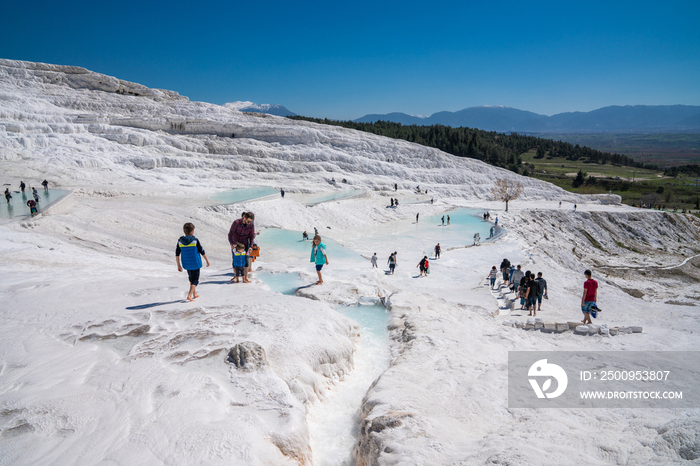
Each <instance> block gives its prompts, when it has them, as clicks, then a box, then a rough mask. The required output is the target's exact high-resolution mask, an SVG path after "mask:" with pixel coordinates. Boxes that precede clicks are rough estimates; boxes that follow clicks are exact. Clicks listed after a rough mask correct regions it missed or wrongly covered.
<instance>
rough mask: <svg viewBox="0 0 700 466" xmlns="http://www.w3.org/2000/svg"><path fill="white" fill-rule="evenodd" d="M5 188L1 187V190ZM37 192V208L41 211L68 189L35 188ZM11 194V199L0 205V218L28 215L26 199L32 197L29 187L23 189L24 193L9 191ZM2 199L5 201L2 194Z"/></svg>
mask: <svg viewBox="0 0 700 466" xmlns="http://www.w3.org/2000/svg"><path fill="white" fill-rule="evenodd" d="M4 191H5V190H4V189H3V192H4ZM37 192H38V193H39V198H40V199H39V202H37V208H38V209H39V212H40V213H41V212H43V211H44V210H46V208H47V207H49V206H50V205H51V204H52V203H54V202H56V201H57V200H59V199H60V198H61V197H62V196H64V195H66V194H68V193H69V191H64V190H62V189H49V190H48V191H44V189H43V188H42V189H37ZM10 194H12V199H11V200H10V203H9V204H4V205H3V206H2V207H0V218H16V217H28V216H29V215H30V212H29V207H28V206H27V201H28V200H29V199H34V197H33V196H32V190H31V189H25V191H24V193H19V192H14V191H12V190H11V191H10ZM2 200H3V201H5V196H3V199H2Z"/></svg>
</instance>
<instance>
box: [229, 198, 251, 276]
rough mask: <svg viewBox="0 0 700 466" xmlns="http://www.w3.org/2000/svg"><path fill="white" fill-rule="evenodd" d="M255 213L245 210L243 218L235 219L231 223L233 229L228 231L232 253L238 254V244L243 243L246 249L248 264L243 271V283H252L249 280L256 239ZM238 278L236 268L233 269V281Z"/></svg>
mask: <svg viewBox="0 0 700 466" xmlns="http://www.w3.org/2000/svg"><path fill="white" fill-rule="evenodd" d="M254 220H255V214H253V212H243V214H241V218H239V219H238V220H235V221H234V222H233V223H232V224H231V229H230V230H229V232H228V242H229V244H230V245H231V255H232V256H233V257H234V258H235V256H236V244H238V243H241V244H243V247H244V248H245V251H246V264H245V268H244V271H243V283H250V280H248V272H249V271H250V264H251V261H250V252H251V251H250V250H251V248H252V247H253V242H254V241H255V225H254V224H253V221H254ZM235 280H236V269H235V268H234V269H233V278H232V279H231V282H234V281H235Z"/></svg>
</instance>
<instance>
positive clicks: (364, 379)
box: [309, 304, 391, 466]
mask: <svg viewBox="0 0 700 466" xmlns="http://www.w3.org/2000/svg"><path fill="white" fill-rule="evenodd" d="M336 311H338V312H340V313H341V314H343V315H345V316H346V317H349V318H350V319H352V320H354V321H355V322H357V323H359V324H360V341H359V342H358V344H357V351H356V352H355V354H354V363H355V367H354V370H353V371H352V372H350V373H349V374H348V375H347V376H346V377H345V379H344V380H343V381H342V382H340V383H339V384H338V385H336V387H335V388H334V389H333V391H332V392H331V393H329V395H328V398H327V399H326V400H325V401H324V402H323V404H322V405H321V406H317V407H315V408H314V409H313V410H312V412H311V422H310V423H309V424H310V425H309V428H310V433H311V446H312V449H313V452H314V464H315V465H318V466H339V465H351V464H355V462H354V461H353V457H352V450H353V448H354V446H355V444H356V443H357V438H358V435H359V430H360V407H361V406H362V398H363V397H364V396H365V394H366V393H367V390H368V389H369V387H370V386H371V385H372V382H374V381H375V380H376V379H377V377H379V376H380V375H381V374H382V372H384V371H385V370H387V369H388V368H389V364H390V362H391V351H390V349H389V331H388V330H387V325H389V318H390V314H389V312H388V311H387V310H386V309H385V308H384V306H382V305H381V304H376V305H367V306H363V305H358V306H347V307H340V308H337V309H336Z"/></svg>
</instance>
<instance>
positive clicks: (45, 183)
mask: <svg viewBox="0 0 700 466" xmlns="http://www.w3.org/2000/svg"><path fill="white" fill-rule="evenodd" d="M41 185H42V186H43V187H44V191H48V190H49V182H48V181H46V180H44V181H42V182H41Z"/></svg>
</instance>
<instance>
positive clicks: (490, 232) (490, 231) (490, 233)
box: [489, 227, 493, 238]
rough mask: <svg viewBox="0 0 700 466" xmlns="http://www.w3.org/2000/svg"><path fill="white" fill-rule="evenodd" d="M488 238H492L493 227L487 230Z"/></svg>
mask: <svg viewBox="0 0 700 466" xmlns="http://www.w3.org/2000/svg"><path fill="white" fill-rule="evenodd" d="M489 238H493V227H491V228H490V229H489Z"/></svg>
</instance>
